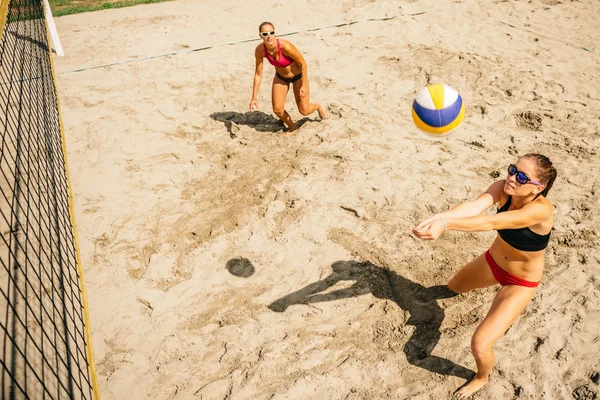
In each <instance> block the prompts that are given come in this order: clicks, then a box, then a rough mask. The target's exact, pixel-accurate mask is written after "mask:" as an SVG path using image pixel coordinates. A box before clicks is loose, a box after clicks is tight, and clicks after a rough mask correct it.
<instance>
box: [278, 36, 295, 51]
mask: <svg viewBox="0 0 600 400" xmlns="http://www.w3.org/2000/svg"><path fill="white" fill-rule="evenodd" d="M277 40H279V47H281V49H282V50H289V49H292V48H293V47H294V45H293V44H292V42H289V41H287V40H285V39H277Z"/></svg>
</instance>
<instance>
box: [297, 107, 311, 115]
mask: <svg viewBox="0 0 600 400" xmlns="http://www.w3.org/2000/svg"><path fill="white" fill-rule="evenodd" d="M298 111H299V112H300V114H302V115H304V116H305V117H306V116H307V115H309V114H311V112H310V107H307V106H299V107H298Z"/></svg>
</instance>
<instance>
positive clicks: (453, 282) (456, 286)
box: [448, 276, 468, 293]
mask: <svg viewBox="0 0 600 400" xmlns="http://www.w3.org/2000/svg"><path fill="white" fill-rule="evenodd" d="M448 289H450V290H452V291H453V292H455V293H464V292H468V290H467V288H465V286H464V285H461V283H460V280H458V279H456V276H453V277H452V278H450V280H449V281H448Z"/></svg>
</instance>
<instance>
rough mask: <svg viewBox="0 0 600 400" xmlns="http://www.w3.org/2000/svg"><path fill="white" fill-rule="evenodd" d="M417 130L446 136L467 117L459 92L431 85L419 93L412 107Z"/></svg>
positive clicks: (442, 86) (447, 87) (438, 85)
mask: <svg viewBox="0 0 600 400" xmlns="http://www.w3.org/2000/svg"><path fill="white" fill-rule="evenodd" d="M412 117H413V121H414V122H415V125H417V128H419V129H421V130H422V131H423V132H425V133H427V134H429V135H431V136H436V137H441V136H446V135H448V134H449V133H450V131H451V130H452V129H454V128H456V127H457V126H458V125H459V124H460V123H461V122H462V120H463V118H464V117H465V105H464V104H463V101H462V97H460V94H458V92H457V91H456V90H455V89H453V88H451V87H450V86H448V85H444V84H436V85H429V86H427V87H426V88H424V89H422V90H421V91H420V92H419V93H417V97H416V98H415V101H413V105H412Z"/></svg>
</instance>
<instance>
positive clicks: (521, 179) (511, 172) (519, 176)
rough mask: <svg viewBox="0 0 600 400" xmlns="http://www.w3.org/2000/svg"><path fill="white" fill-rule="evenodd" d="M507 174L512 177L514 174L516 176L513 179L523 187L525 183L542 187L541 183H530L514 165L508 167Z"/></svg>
mask: <svg viewBox="0 0 600 400" xmlns="http://www.w3.org/2000/svg"><path fill="white" fill-rule="evenodd" d="M508 174H509V175H510V176H513V175H515V174H516V175H517V176H516V177H515V178H516V179H517V182H519V183H520V184H521V185H524V184H526V183H532V184H534V185H536V186H542V184H541V183H539V182H536V181H532V180H531V179H530V178H529V177H528V176H527V175H525V174H524V173H523V172H521V171H519V170H518V169H517V167H516V166H515V164H510V165H509V166H508Z"/></svg>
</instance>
